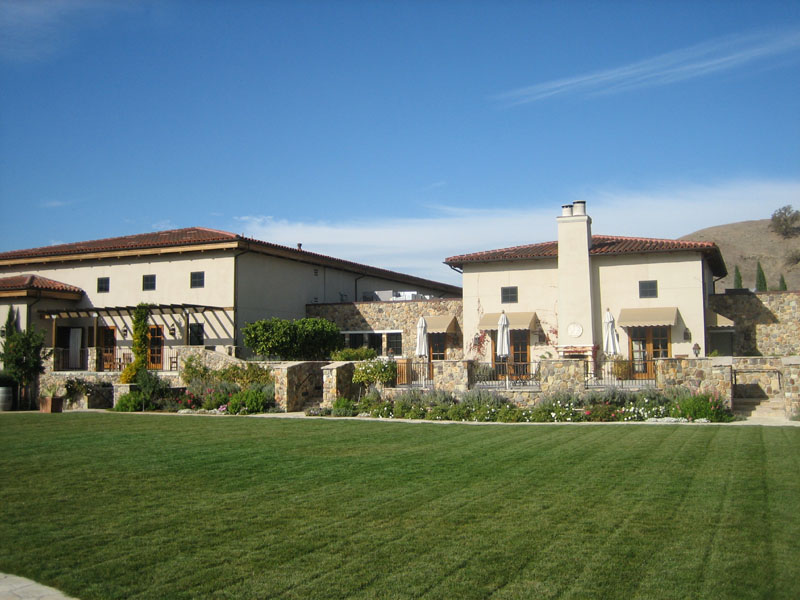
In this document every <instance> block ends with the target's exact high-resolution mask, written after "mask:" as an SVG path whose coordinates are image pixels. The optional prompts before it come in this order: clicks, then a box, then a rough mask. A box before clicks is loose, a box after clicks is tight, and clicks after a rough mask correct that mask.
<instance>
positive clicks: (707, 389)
mask: <svg viewBox="0 0 800 600" xmlns="http://www.w3.org/2000/svg"><path fill="white" fill-rule="evenodd" d="M655 366H656V368H655V370H656V387H657V388H659V389H664V388H667V387H672V386H681V387H685V388H687V389H689V390H690V391H691V392H692V393H693V394H710V395H712V396H716V397H717V398H719V399H720V400H723V401H724V402H725V405H726V406H727V407H728V408H730V407H731V406H732V401H733V399H732V388H731V382H732V360H731V358H730V357H726V358H721V359H719V358H662V359H659V360H657V361H655Z"/></svg>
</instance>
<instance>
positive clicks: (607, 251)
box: [444, 235, 727, 277]
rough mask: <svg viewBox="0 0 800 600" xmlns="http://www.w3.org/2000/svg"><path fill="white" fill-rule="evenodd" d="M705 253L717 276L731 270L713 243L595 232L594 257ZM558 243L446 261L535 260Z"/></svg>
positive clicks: (547, 255) (550, 253)
mask: <svg viewBox="0 0 800 600" xmlns="http://www.w3.org/2000/svg"><path fill="white" fill-rule="evenodd" d="M687 250H688V251H694V252H702V253H703V254H704V255H705V256H706V258H707V259H708V260H709V263H710V265H711V269H712V271H713V272H714V275H716V276H718V277H720V276H724V275H725V274H726V273H727V269H726V268H725V263H724V261H723V260H722V254H721V253H720V251H719V248H718V247H717V245H716V244H714V243H713V242H692V241H688V240H664V239H656V238H640V237H622V236H615V235H593V236H592V246H591V248H589V255H590V256H613V255H619V254H650V253H654V252H683V251H687ZM557 257H558V242H542V243H540V244H526V245H524V246H512V247H510V248H500V249H499V250H486V251H484V252H474V253H472V254H460V255H458V256H451V257H449V258H447V259H445V261H444V262H445V264H447V265H450V266H453V267H463V266H464V264H466V263H480V262H498V261H506V260H535V259H541V258H557Z"/></svg>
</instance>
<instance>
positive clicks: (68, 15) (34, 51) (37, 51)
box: [0, 0, 140, 63]
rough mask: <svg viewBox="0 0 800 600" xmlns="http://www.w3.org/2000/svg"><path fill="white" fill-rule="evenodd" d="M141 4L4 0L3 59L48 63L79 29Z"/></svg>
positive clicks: (0, 20)
mask: <svg viewBox="0 0 800 600" xmlns="http://www.w3.org/2000/svg"><path fill="white" fill-rule="evenodd" d="M138 4H140V2H108V1H103V0H3V1H2V2H0V58H2V59H4V60H6V61H9V62H18V63H26V62H35V61H40V60H45V59H48V58H50V57H52V56H53V55H55V54H57V53H58V52H59V51H61V50H62V49H63V48H65V47H67V46H68V45H69V44H70V43H71V41H72V40H73V38H74V36H75V35H76V34H77V32H78V31H80V29H82V28H85V27H87V26H92V25H96V24H98V23H102V18H103V17H105V16H107V15H110V14H112V13H118V12H120V11H127V10H130V9H131V8H134V7H136V6H137V5H138Z"/></svg>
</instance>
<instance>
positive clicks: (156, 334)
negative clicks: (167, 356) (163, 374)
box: [147, 325, 164, 371]
mask: <svg viewBox="0 0 800 600" xmlns="http://www.w3.org/2000/svg"><path fill="white" fill-rule="evenodd" d="M147 338H148V340H147V369H148V370H149V371H161V370H163V368H164V367H163V365H164V362H163V361H164V330H163V329H162V328H161V325H151V326H150V327H149V328H148V336H147Z"/></svg>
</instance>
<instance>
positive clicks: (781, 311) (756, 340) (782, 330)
mask: <svg viewBox="0 0 800 600" xmlns="http://www.w3.org/2000/svg"><path fill="white" fill-rule="evenodd" d="M709 306H710V307H711V309H712V310H714V311H715V312H717V313H719V314H721V315H723V316H725V317H727V318H729V319H731V320H732V321H733V322H734V324H735V333H734V337H733V354H734V356H760V355H763V356H795V355H798V354H800V292H794V291H793V292H756V293H752V292H748V291H747V290H736V292H735V293H726V294H715V295H713V296H710V297H709Z"/></svg>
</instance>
